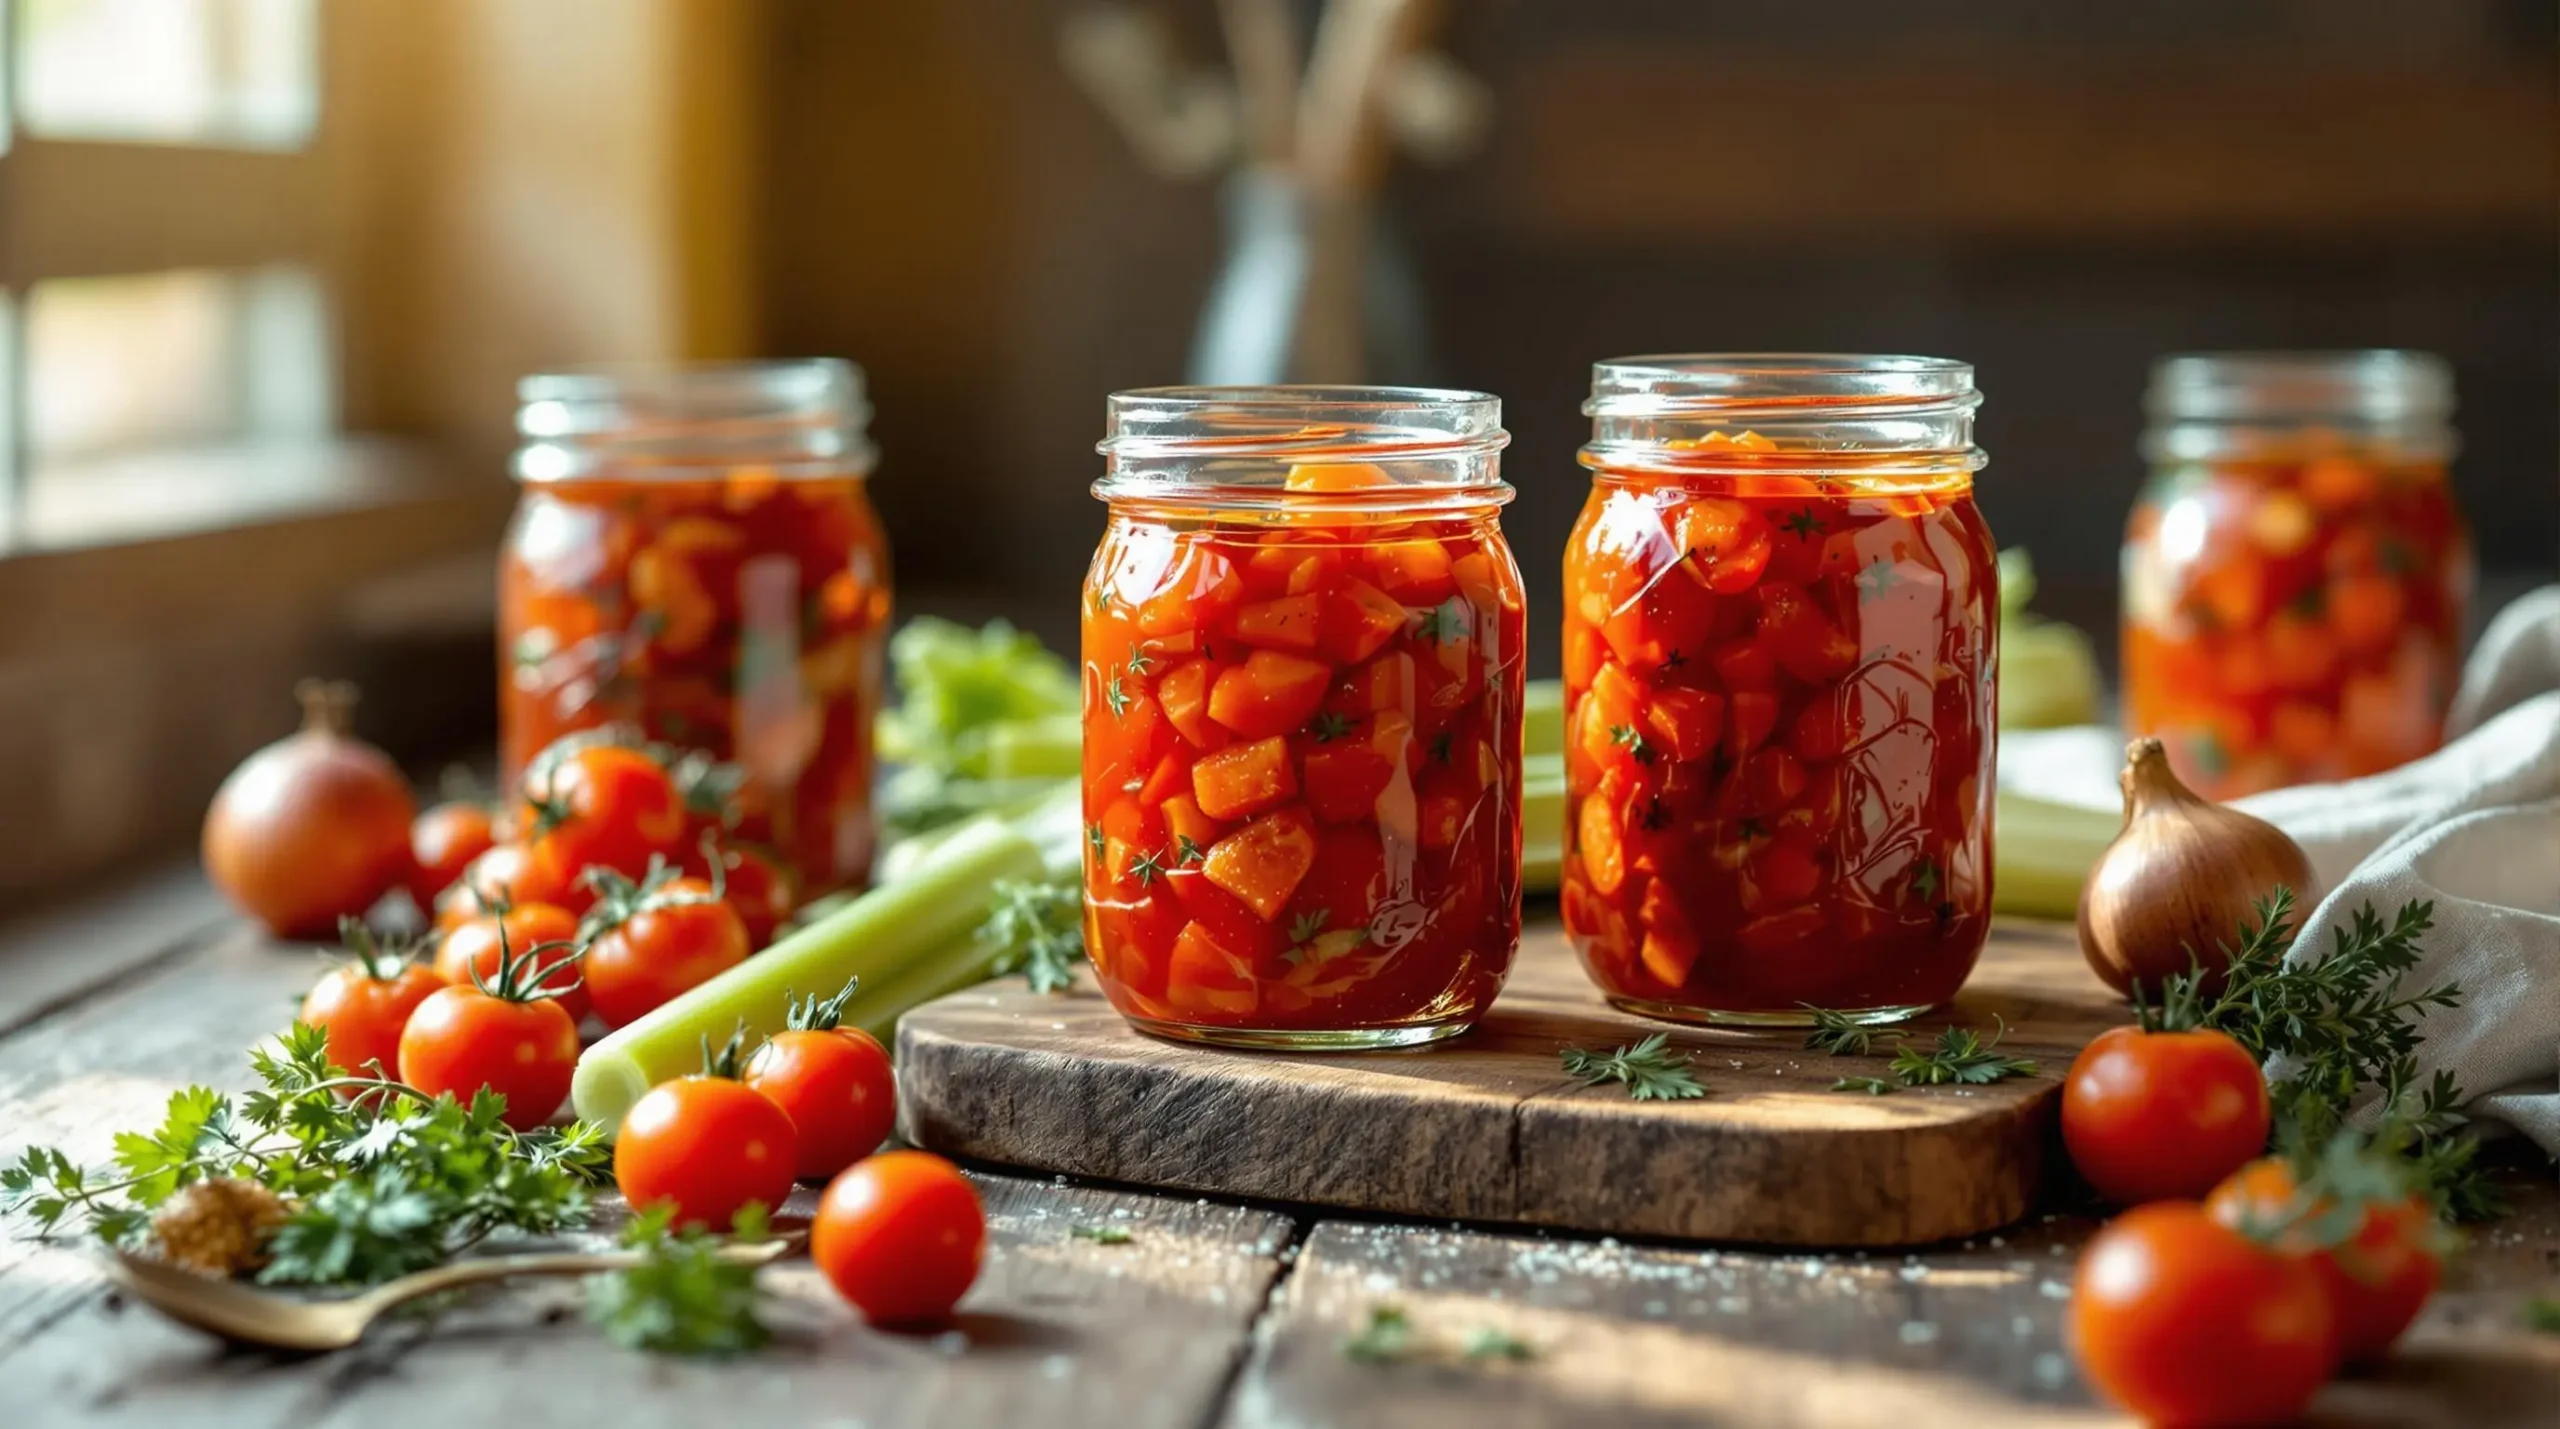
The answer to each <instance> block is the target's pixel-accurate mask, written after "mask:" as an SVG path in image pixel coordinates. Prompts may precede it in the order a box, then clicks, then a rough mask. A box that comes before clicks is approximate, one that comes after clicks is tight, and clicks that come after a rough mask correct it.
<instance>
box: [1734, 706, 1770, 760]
mask: <svg viewBox="0 0 2560 1429" xmlns="http://www.w3.org/2000/svg"><path fill="white" fill-rule="evenodd" d="M1777 727H1778V697H1777V696H1776V695H1773V694H1770V693H1769V692H1768V691H1766V690H1736V691H1734V692H1733V694H1732V695H1731V696H1730V697H1728V698H1727V699H1726V701H1725V748H1726V749H1727V750H1728V751H1729V752H1731V753H1732V754H1733V755H1734V756H1735V757H1737V758H1739V757H1740V756H1742V755H1745V754H1748V753H1750V752H1751V751H1752V750H1755V749H1758V748H1759V747H1760V746H1761V744H1762V743H1763V742H1765V741H1766V740H1767V739H1768V738H1769V735H1770V733H1771V732H1772V731H1774V730H1775V729H1777Z"/></svg>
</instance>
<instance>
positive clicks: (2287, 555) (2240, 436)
mask: <svg viewBox="0 0 2560 1429" xmlns="http://www.w3.org/2000/svg"><path fill="white" fill-rule="evenodd" d="M2147 405H2148V407H2149V409H2150V414H2151V428H2150V431H2149V432H2148V434H2147V435H2146V437H2145V439H2144V446H2145V449H2146V455H2147V456H2148V457H2149V458H2150V461H2151V464H2152V472H2151V479H2150V482H2149V484H2148V485H2147V486H2145V487H2144V489H2143V492H2142V496H2141V498H2140V499H2139V500H2138V501H2136V502H2135V504H2134V508H2133V516H2132V520H2131V522H2130V523H2129V525H2128V527H2127V529H2126V533H2125V544H2124V630H2123V634H2124V670H2123V677H2124V714H2125V724H2126V726H2127V727H2128V732H2130V733H2134V734H2149V735H2157V736H2159V738H2160V739H2161V741H2162V743H2163V744H2165V745H2166V746H2167V749H2168V753H2169V762H2170V764H2171V766H2172V767H2173V768H2175V769H2176V770H2177V772H2178V775H2179V777H2180V778H2182V779H2184V780H2185V781H2186V782H2187V783H2188V784H2189V785H2191V786H2193V787H2194V788H2195V789H2197V790H2198V791H2200V792H2202V793H2204V794H2206V795H2207V796H2209V797H2212V798H2217V799H2227V798H2234V797H2237V796H2239V795H2242V794H2251V793H2255V792H2257V791H2259V790H2261V789H2272V788H2276V787H2278V786H2281V785H2286V784H2301V783H2311V782H2317V781H2322V780H2330V779H2345V778H2353V777H2355V776H2357V775H2360V774H2371V773H2375V772H2377V771H2379V770H2383V769H2389V768H2391V767H2393V766H2395V765H2398V764H2402V763H2405V762H2407V761H2408V760H2411V759H2414V758H2417V757H2418V756H2420V755H2422V754H2426V753H2428V752H2429V751H2431V750H2433V749H2434V748H2435V747H2436V745H2437V743H2438V742H2439V741H2440V740H2441V739H2442V738H2443V734H2444V713H2445V707H2446V704H2447V702H2448V701H2450V700H2451V699H2452V697H2453V690H2454V685H2455V683H2456V681H2457V678H2458V676H2459V674H2460V662H2461V657H2462V630H2463V619H2464V615H2465V613H2466V611H2467V609H2468V608H2469V605H2470V600H2471V588H2472V581H2473V566H2472V555H2471V537H2470V533H2469V531H2468V529H2467V528H2466V527H2465V526H2464V524H2463V519H2462V512H2461V510H2460V508H2458V507H2457V506H2456V505H2455V503H2454V497H2453V487H2452V484H2451V483H2450V481H2448V480H2447V477H2446V466H2447V463H2448V462H2449V461H2450V460H2451V458H2452V455H2453V447H2454V438H2453V431H2452V428H2451V426H2450V425H2449V419H2450V417H2451V415H2452V411H2453V378H2452V374H2451V373H2450V372H2449V371H2448V370H2447V368H2446V367H2445V364H2444V363H2443V361H2442V360H2441V359H2438V358H2435V357H2432V356H2429V355H2427V354H2425V353H2421V352H2394V351H2373V352H2265V353H2212V354H2194V355H2188V356H2181V357H2171V358H2166V359H2164V360H2162V361H2161V362H2160V363H2159V364H2158V365H2157V366H2156V367H2155V368H2154V369H2153V370H2152V376H2151V391H2150V396H2149V399H2148V403H2147Z"/></svg>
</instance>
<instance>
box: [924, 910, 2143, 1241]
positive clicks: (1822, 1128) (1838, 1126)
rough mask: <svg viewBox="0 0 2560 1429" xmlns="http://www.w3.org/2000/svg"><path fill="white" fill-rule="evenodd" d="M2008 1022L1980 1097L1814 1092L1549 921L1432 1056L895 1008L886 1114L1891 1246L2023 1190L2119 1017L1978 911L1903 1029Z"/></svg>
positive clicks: (1888, 1043)
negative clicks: (1639, 1056) (1687, 1075)
mask: <svg viewBox="0 0 2560 1429" xmlns="http://www.w3.org/2000/svg"><path fill="white" fill-rule="evenodd" d="M1995 1019H1998V1020H1999V1021H2002V1022H2005V1023H2006V1024H2007V1026H2008V1033H2007V1036H2006V1040H2005V1041H2004V1042H2003V1043H2002V1046H2003V1048H2004V1049H2005V1050H2009V1051H2014V1052H2017V1053H2019V1054H2022V1055H2025V1056H2030V1057H2034V1058H2036V1059H2037V1061H2038V1062H2039V1064H2040V1067H2039V1071H2038V1074H2037V1075H2035V1076H2032V1077H2014V1078H2011V1079H2009V1080H2007V1081H2003V1082H1999V1083H1997V1084H1994V1085H1991V1086H1986V1087H1948V1088H1926V1089H1916V1090H1904V1091H1901V1092H1898V1093H1895V1094H1893V1095H1890V1096H1869V1095H1865V1094H1862V1093H1851V1092H1835V1091H1832V1090H1830V1087H1831V1085H1832V1083H1833V1081H1834V1080H1836V1079H1838V1078H1839V1077H1842V1076H1844V1075H1847V1076H1882V1075H1884V1071H1885V1063H1886V1062H1887V1060H1889V1056H1890V1052H1891V1048H1892V1044H1893V1040H1894V1038H1893V1033H1892V1032H1890V1031H1887V1032H1885V1033H1883V1034H1882V1035H1879V1036H1878V1038H1877V1039H1876V1046H1875V1050H1874V1053H1873V1055H1870V1056H1865V1057H1831V1056H1827V1055H1825V1054H1823V1053H1819V1052H1810V1051H1807V1050H1805V1048H1804V1046H1803V1036H1802V1034H1801V1033H1787V1032H1761V1033H1741V1032H1722V1031H1712V1030H1707V1029H1697V1028H1676V1027H1670V1026H1668V1025H1666V1024H1663V1023H1658V1022H1652V1021H1648V1020H1646V1019H1644V1018H1639V1017H1635V1016H1632V1015H1629V1014H1626V1013H1622V1012H1618V1011H1616V1010H1615V1009H1613V1008H1611V1007H1609V1006H1608V1005H1607V1004H1605V1003H1603V1002H1602V1001H1601V1000H1600V997H1599V994H1598V993H1597V992H1596V991H1595V990H1594V989H1593V988H1592V986H1591V984H1590V983H1589V982H1588V981H1586V980H1585V979H1584V977H1583V975H1582V971H1581V968H1580V966H1579V965H1578V964H1577V963H1576V962H1575V960H1574V957H1573V954H1572V952H1571V950H1570V949H1568V948H1567V947H1566V946H1565V942H1564V935H1563V932H1562V930H1561V929H1560V928H1559V927H1558V926H1557V925H1556V924H1555V923H1554V922H1552V921H1551V920H1550V921H1546V922H1542V923H1533V925H1532V926H1531V927H1530V929H1529V931H1528V936H1527V937H1526V939H1525V940H1524V943H1523V946H1522V948H1521V956H1520V962H1519V965H1518V966H1517V967H1516V968H1515V969H1514V970H1513V973H1512V977H1511V982H1510V985H1509V986H1508V987H1507V988H1505V989H1504V991H1503V994H1502V997H1501V999H1500V1000H1499V1001H1498V1002H1496V1003H1495V1005H1494V1007H1493V1010H1492V1012H1491V1013H1490V1014H1489V1015H1488V1016H1487V1017H1486V1019H1485V1021H1484V1023H1483V1025H1481V1026H1480V1027H1478V1028H1477V1029H1476V1030H1475V1031H1474V1032H1473V1033H1470V1034H1469V1035H1467V1036H1465V1037H1461V1038H1457V1039H1455V1040H1453V1041H1450V1042H1445V1043H1442V1044H1440V1045H1438V1046H1436V1047H1432V1048H1426V1049H1420V1050H1414V1051H1402V1052H1375V1053H1361V1054H1350V1055H1329V1056H1317V1055H1283V1054H1273V1053H1251V1052H1223V1051H1215V1050H1210V1049H1205V1048H1199V1047H1188V1046H1176V1045H1173V1044H1170V1043H1166V1042H1160V1041H1157V1040H1155V1039H1152V1038H1148V1037H1143V1036H1140V1035H1138V1034H1137V1033H1135V1032H1133V1031H1131V1030H1129V1027H1128V1025H1127V1024H1126V1023H1124V1022H1122V1021H1121V1020H1120V1018H1119V1016H1118V1015H1117V1014H1116V1013H1114V1012H1113V1011H1112V1010H1111V1007H1110V1005H1109V1004H1108V1003H1106V1002H1104V1001H1103V1000H1102V997H1101V996H1100V994H1098V993H1096V992H1094V991H1093V990H1092V989H1091V988H1090V987H1089V986H1087V987H1082V988H1080V989H1079V990H1078V991H1076V992H1073V993H1067V994H1059V995H1055V996H1045V995H1040V994H1035V993H1032V992H1030V991H1028V990H1026V989H1025V988H1024V987H1023V986H1022V984H1021V983H1020V982H1019V981H1018V980H1014V979H1007V980H1004V981H1002V982H997V983H989V984H987V985H985V986H983V987H978V988H972V989H970V990H968V991H966V992H962V993H957V994H954V995H952V996H950V997H946V998H943V999H942V1000H940V1001H938V1002H935V1003H931V1004H929V1005H927V1006H925V1007H922V1008H919V1009H917V1010H916V1011H914V1012H912V1013H910V1014H908V1015H907V1017H906V1018H905V1019H904V1020H903V1021H902V1022H901V1023H900V1024H899V1030H898V1067H899V1072H898V1097H899V1121H900V1128H901V1130H902V1131H903V1132H904V1134H905V1135H906V1137H907V1138H908V1139H909V1140H910V1141H912V1142H914V1143H916V1144H918V1145H921V1146H926V1147H931V1148H933V1149H934V1150H937V1151H941V1152H944V1153H947V1154H951V1155H956V1156H964V1157H970V1158H974V1159H978V1160H983V1161H993V1162H1000V1163H1004V1164H1007V1165H1013V1166H1025V1167H1033V1168H1037V1169H1039V1170H1043V1171H1054V1172H1064V1173H1067V1174H1070V1175H1075V1176H1088V1177H1095V1178H1099V1179H1103V1180H1109V1181H1121V1182H1130V1183H1135V1184H1139V1185H1146V1186H1157V1187H1165V1188H1169V1189H1175V1190H1182V1191H1196V1192H1203V1193H1210V1194H1216V1195H1222V1196H1248V1197H1257V1198H1263V1199H1269V1200H1278V1201H1293V1202H1304V1203H1313V1204H1317V1205H1327V1206H1342V1207H1349V1208H1353V1209H1357V1210H1366V1211H1377V1212H1384V1213H1390V1214H1395V1215H1403V1216H1420V1217H1429V1218H1433V1219H1441V1218H1448V1219H1462V1220H1470V1221H1502V1222H1517V1223H1522V1224H1528V1225H1542V1226H1557V1227H1565V1228H1571V1229H1575V1230H1581V1231H1591V1232H1604V1233H1612V1234H1624V1235H1639V1236H1666V1237H1675V1238H1682V1239H1697V1240H1721V1241H1745V1242H1755V1243H1760V1244H1768V1245H1801V1246H1892V1245H1916V1244H1921V1243H1924V1242H1928V1241H1935V1240H1947V1239H1952V1238H1957V1237H1963V1236H1971V1235H1978V1234H1980V1233H1982V1232H1985V1231H1989V1230H1993V1229H1995V1228H1998V1227H2000V1226H2004V1225H2007V1224H2009V1223H2011V1222H2013V1221H2016V1220H2018V1219H2020V1218H2021V1217H2023V1216H2025V1215H2026V1214H2027V1212H2028V1211H2029V1210H2030V1209H2031V1208H2032V1207H2033V1206H2034V1205H2035V1204H2036V1198H2037V1194H2038V1192H2039V1190H2040V1188H2041V1187H2042V1185H2043V1183H2044V1180H2045V1177H2046V1175H2047V1174H2048V1171H2049V1169H2051V1168H2054V1167H2057V1166H2058V1165H2059V1158H2060V1155H2061V1153H2060V1149H2059V1147H2058V1146H2056V1145H2054V1142H2055V1131H2056V1116H2057V1109H2058V1107H2059V1105H2060V1099H2061V1080H2060V1079H2061V1076H2062V1074H2063V1072H2064V1071H2066V1070H2067V1069H2068V1068H2069V1066H2070V1063H2071V1059H2072V1057H2073V1056H2074V1055H2076V1054H2077V1053H2078V1052H2079V1050H2080V1048H2081V1047H2082V1046H2084V1045H2086V1043H2087V1042H2088V1040H2089V1039H2090V1038H2091V1037H2093V1036H2095V1035H2096V1034H2097V1033H2098V1032H2100V1031H2101V1030H2103V1029H2105V1028H2107V1027H2109V1026H2113V1025H2115V1024H2117V1023H2120V1022H2124V1021H2128V1020H2130V1019H2129V1018H2128V1016H2127V1013H2126V1009H2125V1007H2124V1004H2123V1003H2122V1002H2121V1001H2119V1000H2117V999H2116V998H2114V997H2113V996H2112V994H2110V993H2109V992H2108V991H2107V989H2106V988H2105V987H2104V986H2102V985H2101V984H2100V983H2099V982H2098V980H2097V979H2096V978H2095V977H2093V976H2091V975H2090V973H2089V971H2088V968H2087V967H2086V966H2085V965H2084V964H2083V963H2082V962H2081V959H2080V953H2079V948H2078V946H2077V944H2076V943H2075V942H2074V941H2073V937H2072V933H2071V930H2070V929H2069V927H2067V926H2065V925H2061V924H2040V923H2012V924H2002V925H2000V926H1999V927H1998V928H1997V929H1996V930H1995V931H1994V933H1993V935H1992V939H1991V945H1990V947H1989V948H1988V949H1987V950H1985V952H1984V954H1983V959H1982V964H1981V966H1980V968H1979V969H1978V970H1976V972H1975V973H1974V976H1973V980H1972V982H1971V983H1970V984H1968V985H1967V987H1966V988H1965V991H1964V992H1963V994H1962V995H1961V996H1959V997H1958V998H1957V1000H1956V1003H1955V1005H1954V1006H1953V1007H1952V1008H1951V1009H1948V1010H1947V1011H1946V1012H1944V1013H1942V1014H1939V1015H1934V1016H1931V1017H1928V1018H1923V1019H1921V1020H1919V1021H1917V1022H1914V1023H1912V1024H1911V1025H1910V1029H1909V1030H1910V1035H1912V1036H1914V1037H1920V1038H1934V1037H1935V1036H1936V1035H1937V1033H1938V1031H1939V1029H1941V1028H1943V1027H1945V1026H1948V1025H1949V1024H1950V1023H1954V1024H1958V1025H1964V1026H1972V1027H1978V1028H1980V1029H1981V1030H1982V1032H1983V1035H1984V1036H1985V1037H1988V1036H1989V1035H1990V1034H1991V1032H1992V1031H1993V1029H1994V1020H1995ZM1665 1031H1667V1032H1669V1033H1670V1034H1671V1042H1672V1045H1673V1046H1674V1047H1675V1048H1679V1049H1682V1050H1686V1051H1688V1052H1690V1053H1692V1054H1694V1059H1693V1062H1692V1067H1693V1069H1694V1070H1695V1071H1696V1073H1697V1074H1698V1077H1699V1080H1700V1081H1702V1082H1704V1083H1705V1085H1706V1088H1707V1095H1706V1096H1705V1097H1704V1098H1702V1099H1697V1100H1690V1101H1680V1102H1654V1101H1647V1102H1637V1101H1632V1100H1629V1099H1628V1097H1627V1095H1626V1092H1625V1089H1624V1088H1622V1087H1616V1086H1607V1087H1586V1086H1583V1085H1582V1084H1580V1083H1579V1082H1578V1081H1576V1080H1574V1079H1573V1078H1570V1077H1567V1076H1565V1075H1564V1074H1563V1072H1562V1070H1561V1069H1560V1067H1559V1066H1558V1063H1557V1057H1556V1053H1557V1051H1558V1049H1559V1048H1562V1047H1567V1046H1582V1047H1591V1048H1596V1049H1607V1048H1610V1047H1614V1046H1617V1045H1620V1044H1623V1043H1626V1042H1631V1041H1634V1040H1635V1039H1637V1038H1639V1037H1643V1036H1647V1035H1649V1034H1651V1033H1654V1032H1665Z"/></svg>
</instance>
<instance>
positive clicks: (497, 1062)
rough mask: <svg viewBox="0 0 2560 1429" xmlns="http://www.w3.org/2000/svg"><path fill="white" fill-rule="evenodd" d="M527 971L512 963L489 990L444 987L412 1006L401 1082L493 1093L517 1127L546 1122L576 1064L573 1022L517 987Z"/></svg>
mask: <svg viewBox="0 0 2560 1429" xmlns="http://www.w3.org/2000/svg"><path fill="white" fill-rule="evenodd" d="M529 971H530V970H529V969H526V968H524V967H523V966H522V965H521V964H518V965H512V966H511V967H510V968H509V969H508V970H507V972H506V973H504V974H502V975H501V977H500V978H499V979H498V980H497V981H496V982H495V983H493V984H492V987H493V988H495V989H496V990H495V991H490V992H483V991H481V990H480V989H479V988H476V987H468V986H465V987H447V988H445V989H443V990H442V991H440V992H437V993H436V994H435V995H434V996H432V997H429V998H428V999H427V1000H426V1001H424V1002H422V1003H419V1004H418V1010H417V1011H416V1012H414V1013H412V1014H410V1017H409V1025H408V1026H407V1027H405V1028H403V1029H401V1032H400V1080H402V1081H404V1082H407V1083H408V1084H409V1085H410V1086H413V1087H416V1088H417V1089H418V1090H419V1091H422V1092H425V1093H427V1094H428V1095H430V1096H433V1095H437V1094H440V1093H447V1092H449V1093H451V1094H452V1095H454V1096H455V1097H458V1098H460V1099H461V1100H463V1101H465V1102H468V1101H470V1100H471V1098H472V1097H474V1096H476V1095H478V1094H479V1093H480V1092H481V1091H482V1090H483V1089H486V1090H489V1091H493V1092H496V1093H497V1094H498V1095H500V1096H502V1097H505V1098H506V1099H507V1110H506V1116H505V1121H506V1123H507V1125H509V1126H512V1127H514V1128H515V1129H516V1130H518V1131H530V1130H532V1129H533V1128H535V1127H537V1126H540V1125H542V1124H543V1123H544V1122H546V1121H549V1120H550V1119H551V1114H552V1113H553V1112H555V1111H558V1110H559V1109H560V1102H561V1100H562V1099H563V1098H565V1097H567V1096H568V1095H569V1077H570V1074H571V1073H573V1072H575V1071H576V1070H577V1067H578V1025H577V1024H576V1023H574V1022H572V1021H570V1020H569V1014H568V1013H567V1012H565V1011H563V1010H561V1007H560V1004H559V1003H558V1002H557V1001H555V1000H554V999H552V998H549V997H545V996H541V995H539V994H528V993H526V992H525V991H523V990H522V984H523V982H524V981H526V980H527V978H526V976H522V975H524V974H529Z"/></svg>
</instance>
